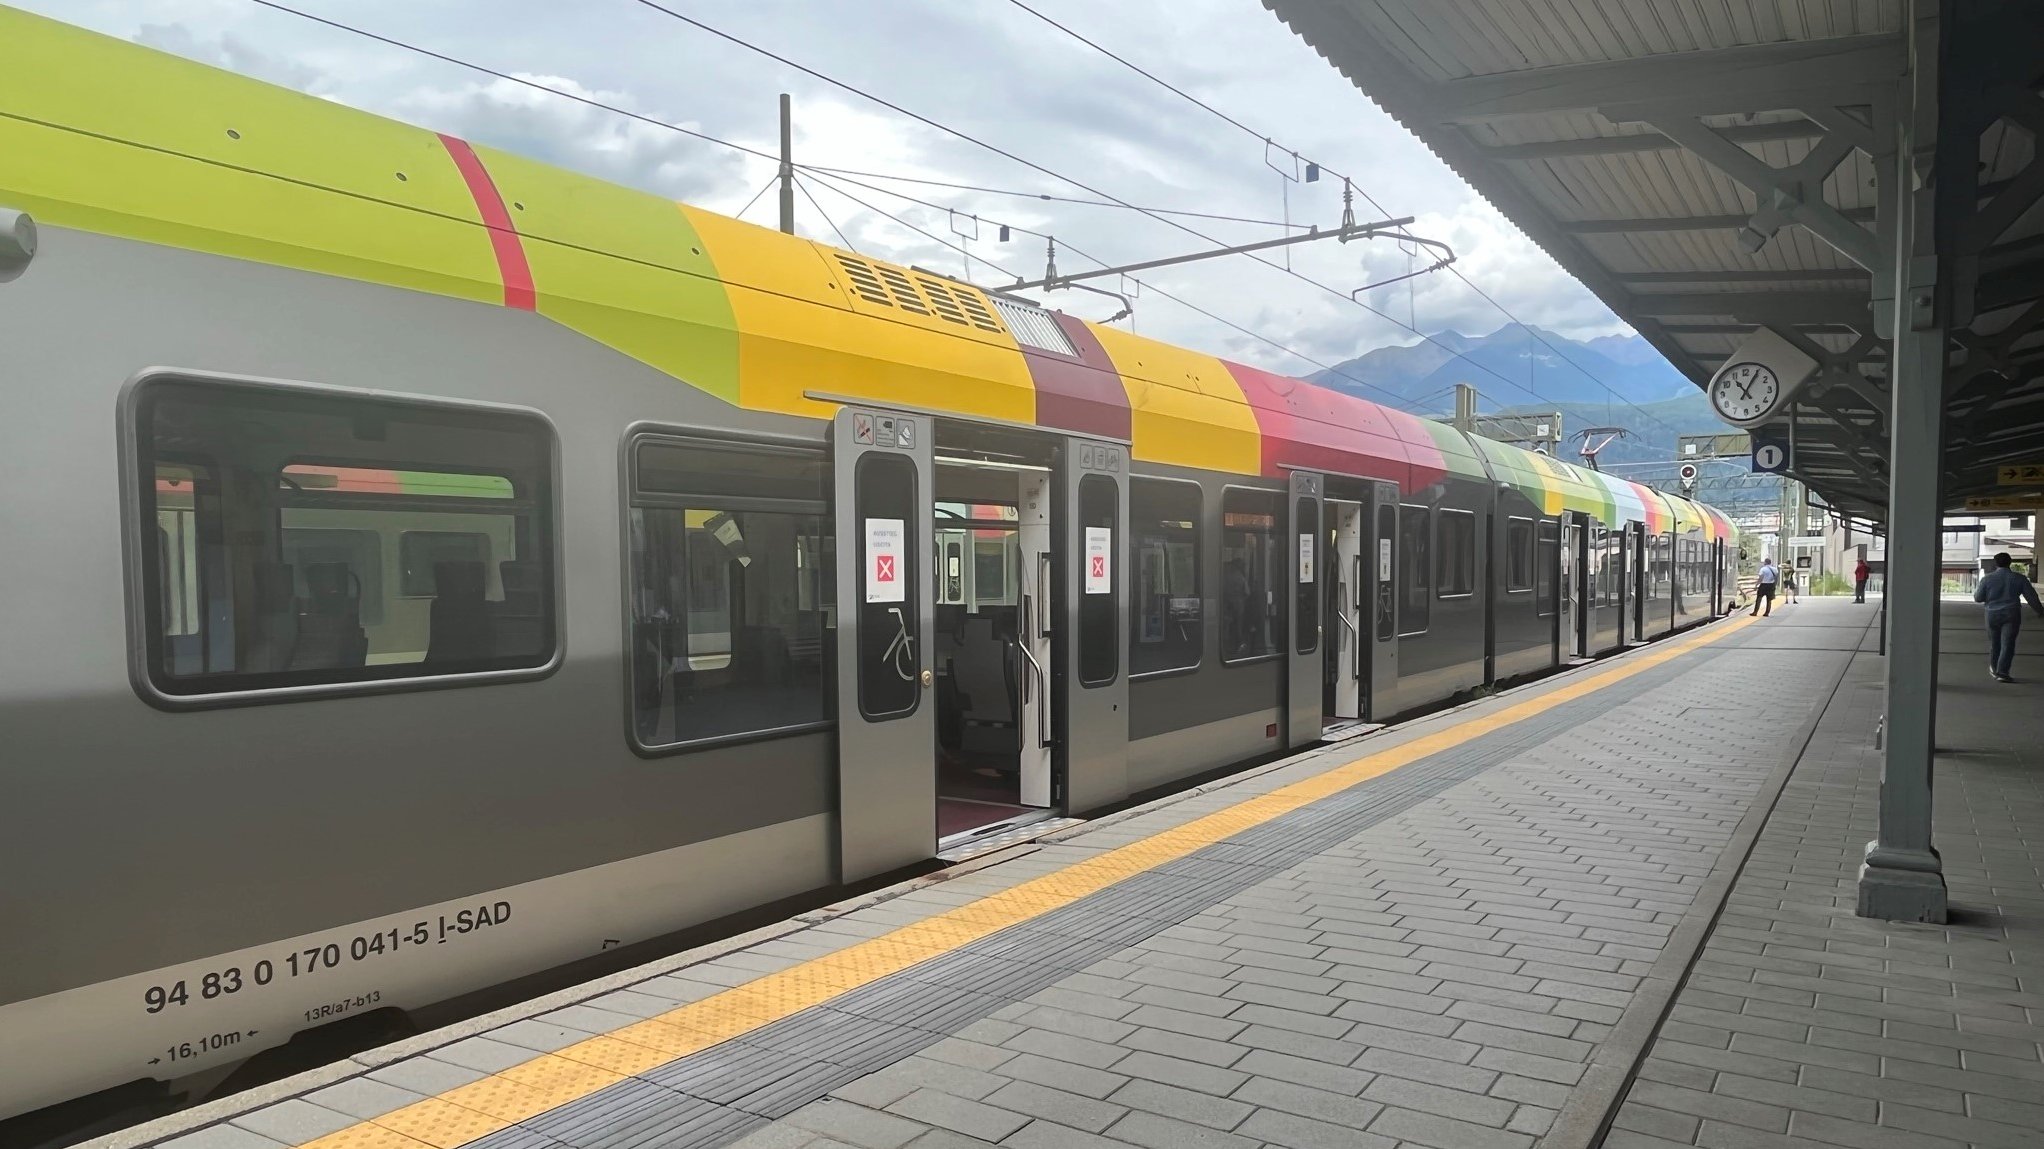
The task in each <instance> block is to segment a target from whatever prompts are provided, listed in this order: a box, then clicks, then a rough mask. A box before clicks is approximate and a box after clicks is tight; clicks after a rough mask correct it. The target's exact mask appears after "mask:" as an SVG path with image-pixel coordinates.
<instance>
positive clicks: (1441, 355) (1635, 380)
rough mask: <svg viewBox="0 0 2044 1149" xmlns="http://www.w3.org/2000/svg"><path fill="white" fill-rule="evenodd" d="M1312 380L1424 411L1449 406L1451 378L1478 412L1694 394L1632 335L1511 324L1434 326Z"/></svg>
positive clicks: (1642, 400) (1692, 388)
mask: <svg viewBox="0 0 2044 1149" xmlns="http://www.w3.org/2000/svg"><path fill="white" fill-rule="evenodd" d="M1313 381H1314V382H1316V383H1320V384H1323V385H1325V386H1329V387H1334V388H1338V389H1340V390H1343V391H1350V392H1353V393H1355V394H1357V395H1361V396H1363V397H1365V398H1368V399H1372V400H1375V401H1376V402H1379V403H1387V402H1388V403H1392V404H1393V405H1396V406H1405V407H1408V408H1409V409H1420V408H1422V407H1424V408H1425V409H1428V410H1434V409H1440V410H1447V409H1449V408H1452V406H1453V399H1452V397H1450V398H1446V399H1444V398H1443V395H1444V394H1446V395H1449V396H1452V393H1453V388H1454V386H1455V384H1457V383H1469V384H1472V385H1473V386H1475V388H1476V389H1477V390H1478V391H1481V392H1483V394H1484V396H1485V397H1486V398H1487V399H1489V400H1490V404H1489V405H1488V406H1486V407H1484V409H1486V410H1496V409H1498V408H1501V407H1525V408H1543V409H1549V410H1551V409H1553V407H1554V406H1555V405H1556V404H1598V405H1601V404H1603V403H1606V402H1611V403H1614V404H1616V403H1621V402H1625V401H1630V402H1633V403H1655V402H1659V401H1661V400H1663V399H1676V398H1687V397H1689V396H1695V395H1698V392H1697V390H1696V386H1695V384H1693V383H1691V382H1690V381H1689V380H1688V379H1687V378H1685V377H1684V376H1683V375H1682V373H1681V372H1679V371H1677V370H1675V368H1674V366H1673V365H1671V364H1670V363H1669V362H1668V361H1667V360H1666V359H1664V358H1662V357H1661V353H1660V352H1659V351H1656V350H1654V348H1653V345H1652V344H1650V343H1648V342H1647V341H1646V340H1644V339H1641V338H1640V337H1639V336H1637V335H1631V334H1627V335H1600V336H1598V337H1597V338H1595V339H1590V340H1575V339H1570V338H1568V337H1567V336H1565V335H1558V334H1556V333H1554V332H1552V331H1546V330H1543V329H1541V328H1538V327H1530V326H1525V325H1522V324H1518V323H1508V324H1506V325H1504V326H1503V327H1500V328H1498V329H1497V330H1496V331H1493V332H1491V333H1490V334H1488V335H1480V336H1474V337H1472V336H1468V335H1464V334H1462V333H1461V332H1459V331H1437V332H1435V333H1433V334H1432V335H1430V336H1428V337H1427V338H1426V339H1424V340H1422V341H1420V342H1418V343H1413V344H1410V345H1407V346H1403V347H1379V348H1376V349H1374V350H1371V351H1368V352H1366V353H1364V354H1362V355H1359V356H1357V357H1356V358H1354V359H1350V360H1348V361H1347V362H1344V363H1338V364H1336V365H1335V366H1333V367H1331V368H1329V369H1327V370H1326V371H1322V372H1320V373H1319V374H1317V375H1315V376H1313ZM1607 387H1608V388H1609V390H1607V389H1606V388H1607ZM1613 392H1616V393H1617V395H1618V396H1620V397H1622V398H1614V397H1613V395H1612V393H1613ZM1443 403H1445V404H1446V405H1447V406H1445V407H1444V406H1442V404H1443Z"/></svg>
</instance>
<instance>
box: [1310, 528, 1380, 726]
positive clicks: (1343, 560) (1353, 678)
mask: <svg viewBox="0 0 2044 1149" xmlns="http://www.w3.org/2000/svg"><path fill="white" fill-rule="evenodd" d="M1321 506H1322V507H1323V508H1324V509H1325V513H1326V515H1327V518H1328V520H1329V521H1328V522H1327V524H1326V527H1327V529H1326V530H1324V531H1323V532H1321V537H1323V538H1332V539H1333V540H1334V554H1333V555H1331V556H1329V558H1328V561H1327V562H1326V563H1325V566H1326V567H1327V569H1326V570H1325V571H1324V572H1322V575H1321V578H1322V580H1323V581H1324V582H1326V583H1327V584H1328V586H1327V594H1326V596H1325V601H1326V603H1327V609H1328V611H1329V612H1330V613H1331V614H1332V615H1333V616H1334V617H1333V618H1331V619H1330V620H1329V625H1328V626H1325V627H1323V628H1322V631H1323V637H1322V639H1321V641H1322V642H1323V643H1325V644H1326V646H1327V658H1326V663H1327V667H1328V671H1327V685H1328V689H1327V692H1326V693H1327V701H1326V706H1327V718H1328V720H1329V723H1330V732H1331V731H1332V728H1333V726H1334V725H1338V724H1342V723H1348V722H1357V721H1360V720H1361V719H1362V717H1363V694H1364V687H1365V683H1364V677H1365V676H1366V675H1367V674H1368V673H1369V669H1370V651H1369V648H1368V646H1367V645H1366V644H1367V643H1368V641H1369V636H1368V633H1367V631H1366V630H1365V629H1364V628H1366V627H1368V626H1369V625H1370V614H1369V611H1370V597H1369V594H1368V593H1367V587H1368V586H1369V573H1370V572H1369V571H1368V570H1367V569H1365V567H1364V563H1365V562H1366V560H1367V555H1366V552H1367V551H1368V550H1369V549H1370V548H1369V545H1368V541H1367V539H1366V538H1365V536H1366V535H1367V533H1368V526H1369V516H1368V515H1367V514H1366V513H1365V511H1366V507H1365V505H1364V504H1363V503H1357V502H1349V501H1336V500H1333V499H1327V500H1324V501H1323V502H1322V503H1321Z"/></svg>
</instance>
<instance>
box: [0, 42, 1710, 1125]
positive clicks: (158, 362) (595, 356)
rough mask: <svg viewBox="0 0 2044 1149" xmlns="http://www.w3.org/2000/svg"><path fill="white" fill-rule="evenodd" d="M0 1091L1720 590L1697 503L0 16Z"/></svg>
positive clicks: (1579, 654)
mask: <svg viewBox="0 0 2044 1149" xmlns="http://www.w3.org/2000/svg"><path fill="white" fill-rule="evenodd" d="M0 44H5V45H6V46H7V48H6V58H7V60H8V62H9V66H8V67H6V68H4V69H0V157H4V159H0V356H4V362H5V365H6V369H5V372H4V376H0V378H4V385H5V388H6V394H7V397H8V400H9V402H8V411H9V413H10V417H9V418H7V419H6V420H4V421H0V452H4V454H5V456H6V457H7V459H8V460H9V475H10V481H9V482H8V484H7V486H6V494H5V496H4V497H0V524H4V534H5V537H6V538H7V539H8V540H9V545H8V546H7V547H5V548H4V552H0V553H4V558H0V563H4V570H5V580H6V585H7V588H8V601H9V602H10V603H11V604H12V606H11V607H10V609H9V611H8V612H7V624H6V641H5V643H4V644H0V729H4V730H5V731H6V738H5V746H4V752H0V793H4V795H5V799H4V802H0V870H4V872H5V873H6V874H7V875H8V879H7V881H6V882H4V883H0V1117H19V1116H21V1115H24V1114H29V1113H31V1112H32V1111H39V1110H43V1109H44V1108H45V1107H49V1106H53V1105H57V1104H59V1103H67V1102H73V1101H74V1100H75V1099H79V1098H85V1097H89V1096H113V1095H116V1094H120V1093H121V1091H124V1090H125V1091H129V1094H128V1095H132V1094H134V1092H135V1091H138V1090H140V1091H142V1092H144V1093H148V1094H149V1095H150V1096H155V1097H159V1098H160V1097H173V1098H175V1097H178V1096H186V1097H192V1098H196V1097H200V1096H203V1095H204V1094H205V1092H206V1091H207V1090H208V1089H211V1088H213V1087H215V1086H216V1085H217V1084H218V1083H219V1082H220V1081H221V1080H222V1079H223V1074H224V1073H225V1072H226V1070H227V1069H228V1068H231V1067H233V1066H235V1065H239V1064H243V1063H245V1062H246V1061H247V1060H248V1059H249V1058H251V1057H252V1056H255V1055H258V1054H262V1053H264V1052H265V1051H270V1050H274V1049H276V1048H277V1047H279V1046H282V1045H284V1044H286V1043H287V1042H290V1041H293V1040H294V1039H302V1038H304V1037H305V1036H306V1035H308V1034H311V1033H316V1032H319V1031H322V1030H324V1029H325V1027H331V1026H335V1025H338V1024H353V1023H358V1022H359V1021H360V1020H361V1019H363V1018H365V1017H375V1016H382V1017H386V1018H390V1017H396V1018H402V1017H405V1016H409V1015H411V1014H414V1013H416V1012H417V1011H421V1010H426V1009H428V1008H430V1007H432V1006H434V1005H435V1004H436V1003H444V1002H448V1001H450V1000H453V999H456V998H459V997H461V996H462V995H464V994H467V993H470V992H472V991H475V990H477V989H479V988H481V987H486V986H491V985H501V984H504V983H507V982H511V981H514V980H516V979H519V978H523V977H527V976H530V975H535V974H539V973H542V972H543V971H548V970H557V969H560V968H563V967H570V966H572V965H573V964H574V963H576V962H580V961H584V960H586V959H590V958H592V957H594V956H596V955H600V954H602V953H604V952H607V951H609V950H612V949H614V948H617V947H628V946H631V945H634V944H639V943H643V942H645V941H646V940H647V939H656V938H660V937H665V936H670V935H672V934H674V933H675V932H676V931H681V930H684V929H687V928H690V927H691V926H694V925H697V924H699V923H704V922H709V921H713V920H716V919H719V918H722V917H725V916H728V915H732V914H736V913H741V912H744V911H746V910H748V909H751V908H756V907H760V906H764V905H769V904H773V903H776V902H778V901H781V900H785V899H793V898H799V897H803V896H808V895H814V894H818V893H819V892H824V893H827V892H829V891H832V890H838V889H842V888H844V887H847V886H851V885H855V884H858V883H862V882H871V881H874V880H877V879H880V878H883V877H884V876H886V875H889V874H893V873H897V872H900V871H902V870H903V869H904V868H906V867H913V866H918V865H927V864H930V862H931V860H932V859H934V858H937V857H938V856H940V855H942V854H944V853H946V852H947V851H955V850H958V849H960V848H961V847H964V846H970V845H971V844H972V843H974V842H979V841H985V840H990V838H989V836H990V835H993V836H1006V835H1014V834H1023V835H1026V834H1027V833H1028V832H1029V827H1030V826H1031V825H1032V824H1034V823H1036V822H1038V821H1041V820H1044V819H1048V818H1054V817H1058V816H1084V815H1086V814H1088V813H1091V812H1095V811H1100V810H1103V809H1108V808H1111V807H1115V806H1117V805H1121V804H1126V803H1128V802H1130V801H1132V800H1135V799H1137V798H1140V797H1142V796H1144V795H1149V794H1155V793H1160V792H1163V791H1166V790H1168V789H1169V788H1171V787H1173V786H1174V785H1182V784H1184V783H1185V782H1186V780H1188V779H1193V778H1196V777H1200V776H1206V775H1212V774H1214V773H1215V772H1218V771H1221V770H1224V769H1227V768H1230V767H1232V766H1236V765H1239V764H1243V763H1249V762H1255V761H1261V760H1268V759H1271V758H1273V757H1275V756H1278V755H1281V754H1283V753H1285V752H1288V751H1292V750H1297V749H1299V748H1302V747H1307V746H1312V745H1315V744H1318V743H1321V742H1323V741H1324V740H1326V739H1328V738H1338V737H1342V736H1345V735H1346V734H1349V733H1352V732H1355V731H1357V730H1361V729H1367V728H1368V726H1369V725H1371V724H1377V723H1383V722H1387V721H1389V720H1391V719H1393V718H1395V717H1398V716H1400V715H1407V714H1411V713H1413V712H1415V711H1419V710H1424V709H1427V708H1431V707H1437V706H1439V705H1441V704H1443V703H1445V702H1447V701H1450V700H1453V699H1456V698H1459V697H1463V696H1466V695H1468V694H1469V693H1470V692H1472V691H1477V690H1480V689H1482V688H1486V687H1491V686H1494V685H1496V684H1498V683H1503V682H1509V681H1512V680H1517V679H1522V678H1526V677H1528V676H1531V675H1536V674H1540V673H1542V672H1548V671H1553V670H1556V669H1558V668H1564V667H1567V666H1569V665H1571V664H1572V663H1574V662H1576V661H1578V660H1582V659H1588V658H1593V657H1596V656H1598V655H1601V654H1604V653H1608V652H1611V651H1614V650H1619V649H1622V648H1624V647H1626V646H1629V645H1633V644H1637V643H1642V642H1648V641H1651V640H1653V639H1655V638H1657V637H1660V636H1662V635H1666V634H1669V633H1672V632H1674V631H1678V630H1681V629H1683V628H1685V627H1688V626H1692V625H1696V624H1700V623H1703V622H1705V621H1708V620H1710V619H1711V618H1713V617H1716V616H1717V615H1719V614H1720V613H1722V611H1723V609H1724V604H1725V602H1726V600H1727V598H1728V597H1729V596H1730V595H1731V594H1732V579H1733V564H1734V562H1735V560H1736V554H1737V534H1736V532H1735V530H1734V529H1733V527H1732V525H1731V524H1730V523H1729V522H1728V521H1727V520H1726V519H1725V517H1724V516H1722V515H1721V514H1719V513H1718V512H1716V511H1714V510H1713V509H1711V508H1710V507H1708V506H1705V505H1702V504H1700V503H1697V502H1693V501H1689V500H1687V499H1683V498H1678V497H1673V496H1670V495H1666V494H1663V493H1660V492H1657V491H1655V490H1652V489H1649V488H1647V487H1645V486H1642V485H1639V484H1636V483H1632V482H1628V481H1625V480H1623V479H1620V478H1615V477H1613V476H1611V475H1609V474H1601V473H1597V472H1595V471H1593V470H1589V469H1585V468H1583V467H1578V466H1574V465H1571V464H1570V463H1567V462H1564V461H1562V460H1559V459H1556V458H1552V457H1549V456H1547V455H1545V454H1539V453H1533V452H1528V451H1523V450H1520V449H1518V448H1515V447H1512V446H1508V445H1505V444H1502V443H1498V442H1493V441H1490V440H1487V439H1484V438H1481V437H1477V436H1473V435H1469V434H1465V433H1463V432H1462V431H1459V430H1457V429H1455V428H1454V427H1452V426H1450V425H1448V424H1446V423H1442V422H1437V421H1433V420H1429V419H1424V418H1420V417H1418V416H1415V415H1411V414H1408V413H1405V412H1402V411H1398V410H1393V409H1390V408H1387V407H1383V406H1379V405H1376V404H1373V403H1371V402H1368V401H1366V400H1364V399H1361V398H1358V397H1356V396H1354V395H1351V394H1347V393H1344V392H1341V391H1338V390H1334V389H1330V388H1326V387H1321V386H1316V385H1313V384H1311V383H1308V382H1305V381H1301V380H1298V379H1293V378H1288V377H1285V376H1281V375H1278V374H1275V373H1272V372H1270V371H1266V370H1262V369H1259V368H1256V367H1252V366H1247V365H1244V364H1240V363H1234V362H1228V361H1224V360H1222V359H1218V358H1216V357H1214V356H1211V355H1206V354H1202V353H1199V352H1195V351H1191V350H1186V349H1183V348H1180V347H1175V346H1171V345H1168V344H1165V343H1162V342H1158V341H1155V340H1150V339H1145V338H1141V337H1139V336H1136V335H1134V334H1132V333H1130V332H1128V331H1125V330H1121V329H1118V328H1116V327H1112V326H1104V325H1100V324H1095V323H1090V322H1085V321H1082V320H1080V319H1077V318H1074V317H1073V316H1071V315H1067V314H1064V313H1061V312H1058V311H1054V310H1046V309H1044V308H1042V307H1040V306H1037V305H1036V304H1034V303H1031V302H1029V301H1027V300H1024V299H1021V298H1019V297H1015V296H1012V295H1010V294H1005V293H1002V292H999V291H992V292H989V291H984V290H981V289H980V288H977V287H974V286H972V285H970V284H967V283H964V282H961V281H959V280H956V279H953V278H948V277H945V276H942V275H938V274H936V273H933V272H931V271H928V270H924V269H919V268H914V267H906V266H901V265H897V264H894V263H890V262H888V261H885V260H882V259H877V258H874V257H872V256H868V255H860V254H857V253H855V252H852V251H847V250H841V249H837V248H833V247H829V246H826V245H823V244H819V243H815V242H811V241H809V240H806V239H802V238H798V237H796V236H794V235H788V234H783V233H780V232H777V231H772V230H767V229H763V228H758V227H754V226H751V225H748V224H745V223H742V222H739V221H736V220H733V219H729V218H725V217H723V216H720V215H717V214H715V213H712V212H708V211H704V210H701V209H698V208H695V207H692V206H689V205H686V204H676V203H674V202H672V201H669V200H667V199H663V198H661V197H659V196H656V195H652V194H648V193H645V192H641V191H636V190H631V189H628V188H624V187H619V186H613V185H610V184H607V183H604V182H601V181H598V180H595V179H590V178H586V177H584V176H581V175H577V174H574V173H570V172H567V171H562V170H558V169H555V168H551V167H548V166H546V165H544V164H541V163H538V162H535V161H533V160H530V159H526V158H523V157H521V156H518V155H515V154H512V153H509V152H506V151H501V150H498V149H495V148H491V147H488V146H485V145H483V144H479V143H471V142H469V141H466V140H463V139H459V138H456V137H453V136H450V135H444V134H439V133H436V132H433V131H430V130H425V129H421V128H417V127H413V126H410V125H406V124H402V123H398V122H394V121H391V120H388V119H384V118H379V117H377V116H374V115H370V114H366V113H363V112H360V111H357V110H353V109H350V108H347V107H344V106H341V105H338V104H336V103H333V102H330V101H327V100H322V99H316V98H313V97H311V96H308V95H303V94H300V93H296V92H292V91H288V90H284V89H280V88H276V87H272V86H269V85H266V84H263V83H260V82H257V81H254V80H250V79H247V78H243V77H240V76H237V75H234V74H232V73H229V72H225V71H221V70H217V69H214V68H211V67H208V66H205V65H203V64H199V63H195V62H191V61H188V60H185V59H181V58H177V57H174V56H171V55H168V54H164V53H160V52H156V51H153V50H151V49H148V48H145V47H141V46H138V45H135V44H130V43H126V42H122V41H118V40H114V39H110V38H106V37H102V36H99V35H96V34H93V33H90V32H86V31H83V30H80V29H77V28H74V27H71V26H68V25H66V24H63V23H60V22H57V21H52V20H48V19H44V18H41V17H38V16H34V15H30V14H26V13H23V12H19V11H15V10H10V9H4V8H0Z"/></svg>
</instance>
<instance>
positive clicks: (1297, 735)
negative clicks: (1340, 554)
mask: <svg viewBox="0 0 2044 1149" xmlns="http://www.w3.org/2000/svg"><path fill="white" fill-rule="evenodd" d="M1326 490H1327V480H1326V479H1325V478H1324V477H1322V476H1320V475H1318V474H1315V473H1313V472H1311V471H1293V472H1292V489H1291V514H1290V520H1289V521H1290V523H1291V532H1290V534H1289V535H1288V536H1287V538H1288V539H1289V540H1290V543H1289V545H1287V546H1286V548H1285V549H1286V550H1287V551H1288V552H1289V558H1290V562H1289V564H1288V565H1289V566H1290V567H1291V572H1292V577H1291V580H1290V581H1291V584H1292V601H1291V603H1290V609H1289V610H1288V611H1287V612H1286V613H1287V614H1289V615H1290V616H1291V621H1292V625H1291V628H1290V629H1291V644H1290V646H1291V649H1290V652H1289V653H1287V654H1286V656H1285V664H1286V673H1285V745H1287V746H1290V747H1294V748H1296V747H1300V746H1306V745H1309V744H1311V743H1314V742H1318V741H1320V736H1321V735H1322V734H1323V733H1325V732H1326V691H1325V689H1324V687H1325V683H1326V681H1327V664H1326V662H1325V661H1324V660H1323V659H1322V658H1321V656H1320V599H1321V593H1322V591H1321V586H1320V580H1321V579H1322V578H1323V577H1324V575H1325V572H1323V571H1322V570H1321V569H1320V567H1321V565H1322V564H1321V559H1320V552H1321V550H1322V549H1323V548H1322V546H1321V542H1320V511H1321V506H1320V498H1321V495H1322V494H1323V493H1325V491H1326Z"/></svg>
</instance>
